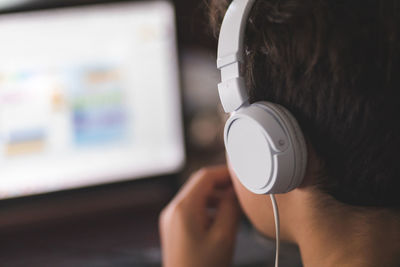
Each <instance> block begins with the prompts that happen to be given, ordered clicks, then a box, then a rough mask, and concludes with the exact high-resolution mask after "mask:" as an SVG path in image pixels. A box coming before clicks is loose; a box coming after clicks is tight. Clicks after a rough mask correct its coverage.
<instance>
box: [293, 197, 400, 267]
mask: <svg viewBox="0 0 400 267" xmlns="http://www.w3.org/2000/svg"><path fill="white" fill-rule="evenodd" d="M300 194H301V193H300ZM305 194H307V193H305ZM303 197H305V198H304V199H303V200H302V201H307V202H308V205H302V207H305V208H303V210H301V211H299V214H298V216H300V218H299V220H298V222H299V223H297V224H296V226H295V227H296V230H294V231H293V233H294V234H293V238H294V240H295V241H296V242H297V244H298V245H299V247H300V251H301V255H302V260H303V264H304V266H305V267H317V266H326V267H330V266H352V267H358V266H360V267H361V266H363V267H368V266H388V267H389V266H399V263H400V256H398V254H399V253H398V252H399V251H400V220H399V216H398V215H396V214H394V213H393V212H389V211H383V210H371V209H356V208H351V207H348V206H346V207H345V206H344V205H340V204H338V205H336V204H337V203H335V204H334V205H329V206H323V207H321V206H320V207H315V206H314V207H312V205H309V204H310V197H309V196H303ZM332 201H334V200H332ZM310 206H311V207H310Z"/></svg>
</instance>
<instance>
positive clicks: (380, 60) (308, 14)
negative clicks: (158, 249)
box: [210, 0, 400, 207]
mask: <svg viewBox="0 0 400 267" xmlns="http://www.w3.org/2000/svg"><path fill="white" fill-rule="evenodd" d="M228 4H229V3H228V2H227V1H226V0H211V4H210V11H211V15H212V16H211V18H212V22H213V24H214V28H215V30H216V32H218V28H219V25H220V23H221V20H222V17H223V15H224V13H225V11H226V8H227V6H228ZM399 6H400V5H399V4H397V1H395V0H390V1H377V0H375V1H365V0H363V1H361V0H357V1H327V0H325V1H311V0H306V1H304V0H297V1H295V0H280V1H278V0H270V1H267V0H263V1H256V2H255V4H254V6H253V9H252V11H251V13H250V17H249V21H248V23H247V30H246V35H245V38H246V40H245V44H246V64H245V67H244V72H245V73H246V78H247V83H248V88H251V89H250V92H249V93H250V95H251V101H252V102H254V101H261V100H266V101H270V102H274V103H278V104H281V105H283V106H285V107H286V108H287V109H289V110H290V111H291V112H292V113H293V115H294V116H295V117H296V119H297V120H298V122H299V124H300V126H301V128H302V130H303V133H304V135H305V136H306V138H307V141H308V142H309V146H310V148H311V151H313V152H314V153H312V154H313V155H314V156H315V157H314V156H312V161H311V163H310V164H311V165H312V168H311V167H310V166H309V168H308V169H309V170H311V169H313V170H314V171H313V173H312V174H311V173H310V171H309V172H308V174H307V175H308V176H312V177H306V179H305V180H306V181H309V182H310V181H311V182H310V184H312V185H314V186H315V187H316V188H317V190H318V191H319V192H322V193H323V194H326V195H328V196H331V197H333V198H334V199H336V200H337V201H338V202H342V203H344V204H350V205H356V206H375V207H398V206H399V204H400V197H399V194H398V192H397V191H398V190H399V189H398V185H399V184H400V183H399V179H400V164H398V163H397V158H398V157H397V151H400V127H399V125H400V124H399V123H398V121H397V120H398V115H399V114H400V112H399V111H400V105H399V104H398V103H397V102H398V101H399V100H398V97H399V95H400V94H399V92H398V90H399V89H400V75H398V73H400V65H399V64H400V54H399V53H400V43H399V38H400V36H399V33H400V32H399V29H398V26H397V25H399V22H400V21H399V20H400V18H399V16H398V13H399V12H398V8H399ZM315 170H316V171H315ZM307 175H306V176H307Z"/></svg>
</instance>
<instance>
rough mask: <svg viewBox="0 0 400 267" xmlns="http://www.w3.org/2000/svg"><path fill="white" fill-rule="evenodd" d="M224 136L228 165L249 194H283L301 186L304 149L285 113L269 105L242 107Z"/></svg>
mask: <svg viewBox="0 0 400 267" xmlns="http://www.w3.org/2000/svg"><path fill="white" fill-rule="evenodd" d="M224 135H225V146H226V150H227V153H228V157H229V160H230V162H231V165H232V167H233V169H234V171H235V173H236V175H237V176H238V178H239V180H240V181H241V182H242V184H243V185H244V186H245V187H246V188H247V189H249V190H250V191H252V192H254V193H257V194H266V193H274V194H276V193H285V192H288V191H290V190H292V189H294V188H295V187H297V186H299V185H300V183H301V181H302V179H303V177H304V172H305V165H306V157H307V152H306V146H305V142H304V138H303V136H302V133H301V130H300V127H299V126H298V125H297V122H296V120H295V119H294V118H293V116H291V114H290V113H289V112H288V111H287V110H286V109H284V108H282V107H281V106H278V105H275V104H271V103H268V102H257V103H254V104H252V105H250V106H248V107H243V108H241V109H240V110H239V111H237V112H235V113H234V114H233V115H232V116H231V117H230V118H229V119H228V121H227V123H226V125H225V134H224Z"/></svg>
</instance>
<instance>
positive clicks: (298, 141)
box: [262, 102, 307, 187]
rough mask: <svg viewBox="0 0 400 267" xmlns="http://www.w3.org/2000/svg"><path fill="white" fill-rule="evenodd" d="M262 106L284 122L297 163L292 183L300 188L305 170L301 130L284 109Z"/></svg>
mask: <svg viewBox="0 0 400 267" xmlns="http://www.w3.org/2000/svg"><path fill="white" fill-rule="evenodd" d="M262 104H263V105H266V106H267V107H269V108H270V109H272V110H274V111H275V112H276V113H277V114H278V116H281V119H282V120H283V121H284V122H285V126H286V127H287V130H288V131H287V132H288V134H289V135H290V139H291V140H292V146H293V150H294V152H295V157H296V163H298V164H296V166H295V167H296V168H295V173H294V175H293V181H292V183H293V186H295V187H298V186H300V184H301V182H302V180H303V178H304V175H305V172H306V168H307V144H306V141H305V138H304V135H303V131H302V130H301V128H300V126H299V124H298V122H297V120H296V119H295V118H294V116H293V115H292V114H291V113H290V111H289V110H287V109H286V108H285V107H283V106H281V105H279V104H275V103H270V102H262Z"/></svg>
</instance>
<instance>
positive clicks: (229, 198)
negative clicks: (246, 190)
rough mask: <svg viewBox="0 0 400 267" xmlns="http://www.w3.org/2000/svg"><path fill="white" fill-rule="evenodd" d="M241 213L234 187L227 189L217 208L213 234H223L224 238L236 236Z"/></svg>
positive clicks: (212, 228)
mask: <svg viewBox="0 0 400 267" xmlns="http://www.w3.org/2000/svg"><path fill="white" fill-rule="evenodd" d="M240 215H241V210H240V206H239V203H238V200H237V198H236V195H235V192H234V190H233V187H230V188H229V189H227V190H226V191H225V192H224V194H223V196H222V197H221V200H220V203H219V205H218V208H217V212H216V215H215V219H214V223H213V225H212V227H211V229H210V231H211V235H212V236H221V235H222V236H223V238H232V240H234V239H235V237H236V232H237V228H238V224H239V218H240Z"/></svg>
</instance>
